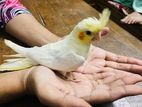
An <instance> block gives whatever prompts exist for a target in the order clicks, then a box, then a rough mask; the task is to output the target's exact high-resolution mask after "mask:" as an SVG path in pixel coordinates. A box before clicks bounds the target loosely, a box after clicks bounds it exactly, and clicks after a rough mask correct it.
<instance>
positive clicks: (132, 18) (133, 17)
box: [121, 12, 142, 24]
mask: <svg viewBox="0 0 142 107" xmlns="http://www.w3.org/2000/svg"><path fill="white" fill-rule="evenodd" d="M121 21H122V22H124V23H127V24H142V15H141V14H140V13H138V12H132V13H131V14H128V15H127V16H126V17H124V18H123V19H121Z"/></svg>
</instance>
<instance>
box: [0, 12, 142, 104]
mask: <svg viewBox="0 0 142 107" xmlns="http://www.w3.org/2000/svg"><path fill="white" fill-rule="evenodd" d="M25 18H26V19H27V20H23V19H25ZM27 22H28V23H27ZM29 23H31V24H29ZM23 24H24V26H23ZM33 25H34V26H33ZM22 27H23V29H19V28H22ZM33 29H36V30H33ZM6 31H7V32H8V33H10V34H12V35H14V36H15V37H16V38H19V40H24V42H25V41H26V43H27V44H29V45H31V46H34V45H39V46H40V45H44V44H45V43H49V42H53V41H57V40H58V39H60V38H59V37H57V36H56V35H54V34H53V36H50V34H52V33H51V32H50V31H48V30H47V29H45V28H44V27H43V26H41V25H40V24H39V23H38V22H37V21H36V20H35V19H34V17H33V16H31V15H26V14H23V15H18V16H17V17H15V18H14V19H12V20H10V22H9V23H8V24H7V25H6ZM107 32H108V28H104V29H103V30H102V31H101V32H99V33H98V35H105V34H106V33H107ZM29 34H30V40H29V39H28V38H29ZM37 34H38V35H39V37H37V36H35V35H37ZM48 35H49V36H48ZM40 36H41V37H40ZM32 38H33V39H32ZM43 38H44V39H43ZM31 40H32V41H31ZM131 72H133V73H131ZM141 72H142V61H141V60H138V59H134V58H130V57H125V56H119V55H116V54H114V53H110V52H107V51H105V50H103V49H100V48H98V47H94V46H92V48H91V49H90V53H89V56H88V59H87V60H86V62H85V63H84V65H82V66H81V67H79V68H78V69H77V70H76V72H73V73H72V75H73V76H74V77H75V78H76V79H77V80H79V81H78V82H76V81H68V80H64V79H62V78H61V77H60V76H59V75H57V74H56V73H55V72H54V71H52V70H50V69H48V68H46V67H43V66H36V67H33V68H29V69H25V70H22V71H15V72H7V73H1V74H0V83H1V85H0V103H5V102H8V101H9V100H12V99H14V98H17V97H20V96H22V95H25V94H32V95H35V96H37V97H38V99H39V101H40V102H41V103H43V104H45V105H50V106H55V107H57V106H58V107H91V105H90V103H102V102H108V101H114V100H116V99H118V98H121V97H124V96H128V95H137V94H141V93H142V88H141V87H139V86H137V85H135V83H137V82H140V81H142V77H141V75H139V74H134V73H141ZM43 87H44V88H43ZM82 89H83V90H82ZM118 90H119V91H118Z"/></svg>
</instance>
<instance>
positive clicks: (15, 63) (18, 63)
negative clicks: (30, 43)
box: [0, 58, 38, 71]
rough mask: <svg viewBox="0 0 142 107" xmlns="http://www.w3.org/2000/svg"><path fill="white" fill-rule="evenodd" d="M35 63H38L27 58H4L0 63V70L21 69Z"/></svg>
mask: <svg viewBox="0 0 142 107" xmlns="http://www.w3.org/2000/svg"><path fill="white" fill-rule="evenodd" d="M35 65H38V64H37V63H36V62H34V61H33V60H31V59H29V58H13V59H6V60H4V63H3V64H1V65H0V71H15V70H22V69H26V68H29V67H32V66H35Z"/></svg>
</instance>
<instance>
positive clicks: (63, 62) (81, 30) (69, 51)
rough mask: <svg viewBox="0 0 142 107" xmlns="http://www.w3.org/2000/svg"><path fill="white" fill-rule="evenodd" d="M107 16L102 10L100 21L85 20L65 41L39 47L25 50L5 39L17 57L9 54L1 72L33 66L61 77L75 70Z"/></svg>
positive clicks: (105, 22) (107, 11) (106, 21)
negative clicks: (43, 68)
mask: <svg viewBox="0 0 142 107" xmlns="http://www.w3.org/2000/svg"><path fill="white" fill-rule="evenodd" d="M109 17H110V11H109V9H104V10H103V12H102V14H101V15H100V19H99V20H98V19H96V18H95V17H89V18H87V19H84V20H82V21H81V22H79V23H78V24H77V25H76V26H75V27H74V29H73V30H72V31H71V32H70V33H69V34H68V35H67V36H66V37H65V38H64V39H62V40H60V41H58V42H55V43H49V44H46V45H44V46H41V47H37V46H35V47H31V48H26V47H22V46H19V45H17V44H15V43H13V42H11V41H9V40H5V44H6V45H7V46H8V47H10V48H12V49H13V50H14V51H15V52H17V53H18V54H16V55H8V56H9V57H11V59H7V60H5V61H6V62H5V63H3V64H1V65H0V71H14V70H21V69H25V68H29V67H32V66H35V65H43V66H46V67H49V68H51V69H53V70H57V71H59V73H61V74H63V75H65V74H66V73H67V72H71V71H74V70H76V69H77V68H78V67H79V66H81V65H82V64H83V63H84V61H85V59H86V58H87V55H88V52H89V48H90V45H91V42H92V40H93V39H98V38H99V37H98V35H97V33H98V32H99V31H100V30H101V29H102V28H103V27H104V26H106V24H107V23H108V20H109ZM13 58H14V59H13Z"/></svg>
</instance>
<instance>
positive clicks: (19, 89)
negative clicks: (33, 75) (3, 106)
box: [0, 69, 30, 103]
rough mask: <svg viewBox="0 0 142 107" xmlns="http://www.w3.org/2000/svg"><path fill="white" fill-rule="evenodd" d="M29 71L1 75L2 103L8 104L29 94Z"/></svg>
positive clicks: (0, 98) (0, 94)
mask: <svg viewBox="0 0 142 107" xmlns="http://www.w3.org/2000/svg"><path fill="white" fill-rule="evenodd" d="M29 70H30V69H28V70H21V71H15V72H7V73H1V74H0V103H5V102H8V101H9V100H12V99H15V98H17V97H19V96H21V95H24V94H25V93H26V92H27V90H26V87H25V81H26V75H27V74H28V72H29Z"/></svg>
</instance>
